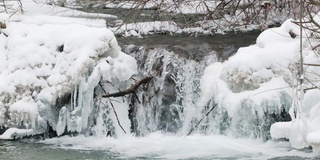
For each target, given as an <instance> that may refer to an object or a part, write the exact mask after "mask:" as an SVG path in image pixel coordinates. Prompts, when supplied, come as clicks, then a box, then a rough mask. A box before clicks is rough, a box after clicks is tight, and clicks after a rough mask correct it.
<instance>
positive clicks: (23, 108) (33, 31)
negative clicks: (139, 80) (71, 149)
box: [0, 14, 137, 135]
mask: <svg viewBox="0 0 320 160" xmlns="http://www.w3.org/2000/svg"><path fill="white" fill-rule="evenodd" d="M1 17H6V16H5V14H1ZM5 21H6V25H7V28H6V29H1V33H2V34H0V51H1V52H0V56H1V57H3V58H1V62H2V63H0V70H1V73H0V111H1V113H0V115H1V116H0V120H1V121H0V122H1V124H0V125H3V126H6V127H8V128H11V127H23V126H24V128H26V129H33V130H34V131H43V128H46V127H45V126H43V124H46V122H45V123H43V121H47V122H48V124H49V125H50V126H51V127H53V129H56V130H57V132H58V135H60V134H62V133H63V132H64V128H65V127H66V126H67V124H68V123H69V122H67V120H66V119H69V117H68V116H70V117H72V116H73V117H72V118H76V119H78V121H77V124H78V125H80V124H81V127H80V131H81V130H83V129H86V127H87V124H88V117H89V115H90V114H91V112H92V110H93V96H94V88H95V87H96V86H97V84H98V82H99V81H100V80H101V79H104V80H108V81H110V82H111V81H113V80H117V81H120V82H121V81H125V80H127V79H129V78H130V77H131V76H132V75H133V74H134V73H136V68H137V66H136V61H135V60H134V58H132V57H130V56H128V55H126V54H124V53H122V52H121V49H120V47H119V46H118V44H117V41H116V39H115V37H114V35H113V33H112V32H111V31H110V30H108V29H107V28H105V25H104V26H103V25H102V26H101V25H94V22H90V23H87V22H85V21H84V20H83V19H74V18H63V17H54V16H45V17H44V16H29V17H27V18H23V19H22V20H21V21H19V22H17V21H16V20H15V19H14V18H12V19H11V18H8V17H7V19H6V20H5ZM99 23H100V22H98V23H97V24H99ZM106 60H108V61H109V63H108V62H107V61H106ZM111 62H112V64H110V63H111ZM75 90H76V91H77V92H78V93H76V94H77V96H78V97H79V99H80V100H78V102H76V103H74V104H73V105H72V107H74V108H76V109H74V108H70V106H69V107H67V108H65V107H64V108H62V109H61V110H60V108H59V107H63V106H59V105H58V101H57V100H58V99H59V98H63V97H64V96H66V95H68V94H70V93H73V92H74V91H75ZM81 98H85V99H81ZM69 101H70V100H69ZM64 103H67V104H65V105H68V102H64ZM73 109H74V111H73ZM59 110H60V115H59V118H57V116H56V114H57V113H58V112H59ZM71 111H73V112H72V115H70V114H71V113H69V112H71ZM79 117H81V120H79ZM70 123H71V122H70ZM73 124H74V123H73ZM74 127H75V126H73V128H74ZM68 128H72V125H68ZM76 128H77V127H76ZM70 130H74V129H70ZM76 130H77V131H79V128H77V129H76ZM37 133H38V132H37ZM6 134H7V133H6Z"/></svg>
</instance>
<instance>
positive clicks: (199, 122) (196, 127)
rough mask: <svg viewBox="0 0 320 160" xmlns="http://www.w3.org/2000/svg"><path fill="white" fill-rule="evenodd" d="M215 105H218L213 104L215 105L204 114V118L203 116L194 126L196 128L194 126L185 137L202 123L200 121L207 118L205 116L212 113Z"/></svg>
mask: <svg viewBox="0 0 320 160" xmlns="http://www.w3.org/2000/svg"><path fill="white" fill-rule="evenodd" d="M217 105H218V104H217V103H215V104H214V105H213V106H212V108H211V109H210V110H209V111H208V112H207V113H206V114H205V116H203V117H202V118H201V119H200V121H199V122H198V123H197V124H196V126H194V127H193V128H191V130H190V131H189V133H188V134H187V136H189V135H190V134H191V133H192V132H193V131H194V130H195V129H196V128H197V127H198V126H199V124H200V123H201V122H202V120H203V119H204V118H205V117H207V116H208V115H209V114H210V113H211V112H212V111H213V109H214V108H216V106H217Z"/></svg>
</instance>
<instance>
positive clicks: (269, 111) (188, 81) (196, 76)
mask: <svg viewBox="0 0 320 160" xmlns="http://www.w3.org/2000/svg"><path fill="white" fill-rule="evenodd" d="M124 50H125V51H126V52H128V53H129V54H130V55H132V56H134V57H135V59H137V61H138V67H139V71H140V75H139V77H146V76H150V75H153V76H154V77H155V78H154V79H153V80H152V81H151V82H150V83H149V84H148V85H147V86H144V87H143V88H142V89H141V90H139V92H137V95H138V99H139V100H140V102H139V101H137V100H136V97H134V96H132V97H131V102H130V111H129V112H130V119H131V122H132V127H131V131H132V132H133V133H135V134H136V135H139V136H144V135H147V134H150V133H152V132H156V131H161V132H163V133H174V134H175V135H187V134H188V133H189V132H190V130H192V129H195V130H194V131H193V132H194V133H201V134H209V135H210V134H219V135H220V134H222V135H230V136H234V137H247V138H262V139H265V140H266V139H269V138H270V137H269V136H270V135H269V127H270V125H271V124H272V123H274V122H275V121H276V120H279V119H281V120H288V117H289V116H288V115H287V114H286V112H287V111H288V109H289V108H290V105H291V98H290V97H289V96H288V95H286V94H282V95H281V98H280V99H282V102H281V104H280V105H281V106H279V105H278V104H274V103H273V102H269V101H267V100H266V101H265V103H262V104H261V106H256V104H254V103H253V102H252V100H251V99H244V100H242V101H241V102H240V104H239V105H241V106H240V107H239V109H238V111H237V112H236V113H235V114H234V115H229V114H230V113H228V112H227V110H226V109H225V107H223V106H220V105H218V106H217V107H216V108H214V110H213V111H212V112H211V113H210V114H208V116H205V115H206V113H207V112H208V111H209V110H210V109H211V108H212V107H213V106H214V105H215V104H216V103H218V102H215V101H214V97H212V98H211V100H209V101H208V102H207V104H201V103H200V100H201V97H200V96H201V94H200V93H201V90H200V80H201V77H202V76H203V71H204V70H205V68H206V67H207V66H208V65H209V64H212V63H214V62H217V61H218V59H219V58H218V56H217V55H218V54H217V53H216V52H215V51H211V52H209V53H207V54H205V56H203V57H202V58H200V60H194V59H191V58H186V57H184V56H181V55H179V54H176V53H174V52H170V51H168V50H166V49H165V48H161V47H156V48H153V49H145V48H139V47H136V46H133V45H129V46H127V47H126V48H125V49H124ZM229 98H232V97H229ZM261 108H265V109H266V110H265V111H261ZM277 108H282V109H281V110H278V111H276V110H277ZM261 112H262V114H260V113H261ZM202 118H203V121H202V122H201V123H200V124H199V126H197V128H195V126H196V124H197V123H198V122H199V121H200V119H202Z"/></svg>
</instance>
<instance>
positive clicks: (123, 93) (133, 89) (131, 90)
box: [102, 77, 153, 98]
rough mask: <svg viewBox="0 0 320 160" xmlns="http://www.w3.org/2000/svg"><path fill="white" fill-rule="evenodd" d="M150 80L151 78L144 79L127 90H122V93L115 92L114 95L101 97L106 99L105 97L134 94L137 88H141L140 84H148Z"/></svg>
mask: <svg viewBox="0 0 320 160" xmlns="http://www.w3.org/2000/svg"><path fill="white" fill-rule="evenodd" d="M152 78H153V77H145V78H143V79H141V80H139V81H137V82H136V83H135V84H133V85H132V86H131V87H129V88H127V89H125V90H123V91H119V92H116V93H110V94H105V95H102V97H103V98H107V97H122V96H125V95H127V94H130V93H134V92H135V91H136V90H137V89H138V88H139V86H141V85H142V84H146V83H148V82H149V81H150V80H151V79H152Z"/></svg>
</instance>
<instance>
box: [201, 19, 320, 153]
mask: <svg viewBox="0 0 320 160" xmlns="http://www.w3.org/2000/svg"><path fill="white" fill-rule="evenodd" d="M293 21H294V20H291V19H289V20H287V21H286V22H284V23H283V24H282V25H281V27H278V28H272V29H268V30H266V31H264V32H263V33H261V34H260V36H259V37H258V38H257V43H256V44H254V45H251V46H248V47H243V48H240V49H239V50H238V52H237V53H236V54H235V55H234V56H233V57H230V58H229V60H228V61H225V62H224V63H223V64H222V71H221V75H220V78H219V81H218V82H216V83H214V84H213V85H214V86H215V87H212V88H213V90H212V94H214V96H213V97H214V100H215V102H217V103H219V106H220V107H223V108H225V109H226V111H227V113H228V115H230V116H231V117H232V119H233V120H239V121H244V120H245V117H242V118H241V119H238V118H237V117H238V114H239V112H242V111H244V110H245V109H246V108H247V113H245V114H252V113H250V112H253V114H256V115H257V116H258V117H265V116H267V114H270V113H272V114H277V115H282V114H283V112H287V113H288V112H289V114H290V118H291V121H289V122H277V123H274V124H273V125H272V126H271V128H270V132H271V136H272V138H275V139H278V138H287V139H289V142H290V143H291V145H292V147H294V148H299V149H300V148H304V147H307V146H309V145H310V146H312V147H313V149H314V151H315V152H319V137H320V135H319V127H318V124H319V112H318V109H319V98H318V97H317V95H319V90H318V89H317V88H316V89H312V90H304V88H308V87H311V86H312V85H318V82H314V84H313V83H312V82H310V79H312V80H317V79H318V78H319V77H317V75H315V74H313V73H319V69H318V68H316V67H314V66H304V75H303V77H302V78H303V79H307V80H305V81H304V83H303V84H302V85H298V82H299V81H300V78H301V77H299V73H298V70H299V65H298V64H299V60H300V57H299V43H300V42H299V38H295V37H291V36H290V35H289V33H290V32H291V33H295V34H296V35H297V37H299V36H303V58H304V63H306V64H314V63H317V61H318V60H319V59H318V57H317V54H316V53H315V52H313V51H312V45H314V44H315V43H317V42H316V41H315V40H313V39H312V38H311V39H307V38H306V37H310V35H311V33H310V32H309V31H308V30H304V31H303V35H299V26H298V25H296V24H294V23H293ZM208 70H209V68H208ZM215 72H216V70H213V71H211V72H208V73H207V72H205V74H204V76H203V77H210V74H217V73H215ZM218 74H219V73H218ZM308 79H309V80H308ZM210 80H211V82H213V81H217V79H215V80H214V79H212V78H211V79H210ZM206 83H207V84H208V83H209V84H210V81H208V82H206ZM304 92H305V93H304ZM204 93H205V92H203V95H201V97H204V96H206V95H208V94H204ZM209 95H210V94H209ZM283 95H286V96H283ZM265 118H268V117H265ZM269 118H270V117H269ZM233 120H232V121H233ZM277 121H281V120H280V119H278V120H277ZM236 123H237V122H236ZM251 123H254V121H252V122H251ZM237 124H238V125H244V124H240V123H237ZM234 128H237V125H235V126H234ZM238 131H239V129H238Z"/></svg>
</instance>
